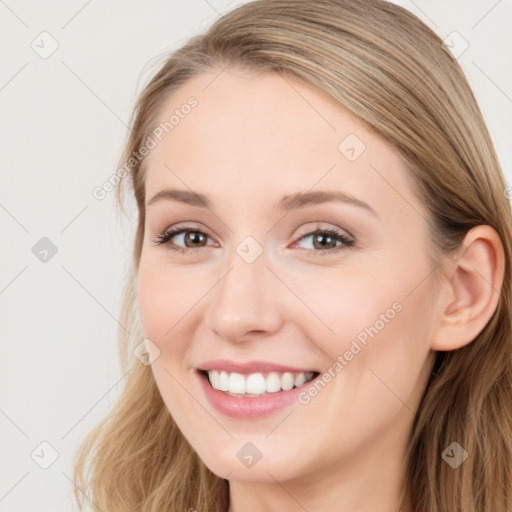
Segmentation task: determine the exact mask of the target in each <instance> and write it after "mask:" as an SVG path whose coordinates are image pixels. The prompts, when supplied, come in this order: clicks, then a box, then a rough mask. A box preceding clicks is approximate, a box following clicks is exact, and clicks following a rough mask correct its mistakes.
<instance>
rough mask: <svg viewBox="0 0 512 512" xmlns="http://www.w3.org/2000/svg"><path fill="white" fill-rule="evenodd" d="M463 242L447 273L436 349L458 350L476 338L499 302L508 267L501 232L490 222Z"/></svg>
mask: <svg viewBox="0 0 512 512" xmlns="http://www.w3.org/2000/svg"><path fill="white" fill-rule="evenodd" d="M462 245H463V247H462V248H461V249H462V250H461V253H460V256H459V258H458V259H457V260H456V261H455V262H454V263H453V264H452V265H450V269H449V275H447V276H446V280H447V281H446V283H445V284H446V286H445V288H444V290H443V292H442V295H441V301H440V303H439V316H438V318H437V326H436V329H435V331H434V333H433V336H432V340H431V348H432V349H433V350H440V351H449V350H456V349H458V348H461V347H463V346H464V345H467V344H468V343H470V342H471V341H473V340H474V339H475V338H476V337H477V336H478V334H479V333H480V332H481V331H482V330H483V328H484V327H485V326H486V324H487V323H488V322H489V320H490V319H491V317H492V315H493V314H494V312H495V311H496V307H497V305H498V301H499V297H500V291H501V286H502V283H503V277H504V271H505V254H504V250H503V245H502V243H501V240H500V238H499V235H498V233H497V232H496V231H495V230H494V229H493V228H491V227H490V226H483V225H482V226H476V227H474V228H473V229H471V230H469V231H468V233H467V234H466V236H465V238H464V241H463V243H462Z"/></svg>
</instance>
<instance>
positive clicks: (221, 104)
mask: <svg viewBox="0 0 512 512" xmlns="http://www.w3.org/2000/svg"><path fill="white" fill-rule="evenodd" d="M190 97H194V98H195V101H194V100H189V98H190ZM187 102H188V103H187ZM196 102H197V104H196ZM187 104H188V105H193V106H192V107H190V108H188V107H184V105H187ZM173 115H174V118H173V120H172V121H171V124H172V126H171V124H167V125H165V126H166V129H167V131H168V133H167V134H165V129H164V136H162V133H161V132H162V128H160V129H159V130H158V131H157V132H154V133H156V134H158V136H153V142H154V143H155V144H156V147H154V148H153V149H151V150H150V154H149V156H148V157H147V175H146V181H145V187H146V220H145V235H144V243H143V248H142V255H141V260H140V267H139V270H138V298H139V307H140V315H141V320H142V324H143V329H144V334H145V337H146V338H147V339H148V340H150V341H148V342H147V343H148V346H149V348H150V352H151V351H153V353H154V354H157V353H158V351H159V355H158V357H156V359H155V360H154V362H153V363H152V370H153V373H154V377H155V380H156V383H157V385H158V388H159V390H160V393H161V395H162V397H163V400H164V401H165V404H166V406H167V408H168V409H169V411H170V413H171V414H172V417H173V418H174V420H175V421H176V423H177V425H178V426H179V428H180V430H181V431H182V432H183V434H184V436H185V437H186V438H187V440H188V441H189V442H190V444H191V445H192V447H193V448H194V449H195V450H196V451H197V453H198V455H199V456H200V458H201V459H202V460H203V461H204V462H205V464H206V465H207V466H208V467H209V468H210V469H211V470H212V471H213V472H214V473H216V474H217V475H219V476H222V477H228V476H229V479H236V480H250V481H259V482H274V481H275V480H278V481H283V480H288V479H293V478H300V477H301V476H305V475H311V474H312V472H319V471H321V470H324V471H326V470H327V468H329V469H328V471H329V474H336V473H335V472H336V471H343V468H345V467H347V466H346V465H347V463H348V462H350V464H351V465H352V466H351V467H360V468H364V467H366V466H365V465H366V464H369V463H370V461H374V460H375V459H376V458H377V459H378V460H379V461H380V463H381V464H383V463H384V461H385V464H386V466H390V465H391V466H393V465H394V464H396V465H397V464H399V460H400V459H401V458H402V456H403V450H404V447H405V442H406V439H407V436H408V431H409V427H410V424H411V422H412V420H413V413H414V411H415V409H416V407H417V404H418V400H419V398H420V395H421V393H422V391H423V388H424V386H425V383H426V379H427V377H428V374H429V372H430V370H431V365H432V363H433V355H434V352H432V351H431V348H430V346H429V339H430V333H431V332H432V329H433V326H434V321H435V317H434V313H433V312H434V311H435V307H436V282H435V279H434V277H433V274H432V270H433V265H432V262H431V261H430V259H429V257H428V251H429V241H428V239H427V214H426V211H425V208H424V206H423V205H422V204H421V202H420V201H419V200H418V199H417V198H416V196H415V195H414V193H413V190H412V188H411V184H410V182H409V181H408V179H409V178H408V175H407V173H408V171H407V169H406V167H405V164H404V162H403V161H402V159H401V158H400V156H399V155H398V154H397V152H396V151H395V150H394V149H393V148H392V147H391V146H390V145H388V144H387V143H386V142H384V141H383V140H382V139H380V138H378V137H377V136H376V135H375V133H372V132H370V131H369V130H368V129H367V128H366V127H365V126H364V125H363V124H362V123H361V122H359V121H358V120H357V119H356V118H354V117H353V116H351V115H350V114H349V113H348V112H347V111H346V110H344V109H343V108H341V107H339V106H338V105H337V104H336V103H334V101H332V100H331V99H329V98H328V97H327V96H325V95H324V94H322V93H321V92H318V91H317V90H316V89H314V88H312V87H309V86H305V85H303V84H301V83H299V82H297V81H295V80H292V79H290V78H286V80H285V79H284V78H281V77H279V76H278V75H276V74H265V75H259V76H251V75H249V74H247V73H246V72H242V71H240V70H234V69H231V70H225V71H224V72H222V73H220V74H218V71H215V72H212V73H208V74H203V75H201V76H199V77H196V78H194V79H192V80H190V81H188V82H187V83H185V84H184V85H183V86H182V87H181V88H180V89H179V90H178V91H176V92H175V93H173V94H172V96H171V97H169V98H168V100H167V101H166V103H165V104H164V106H163V108H162V109H161V112H160V118H159V120H158V122H161V123H165V122H166V121H167V122H168V121H169V118H171V116H173ZM169 127H171V129H170V128H169ZM159 138H161V139H162V140H161V141H159V140H158V139H159ZM153 145H154V144H151V143H148V146H153ZM164 190H167V191H171V190H173V191H179V194H178V193H168V194H162V193H161V192H162V191H164ZM157 194H160V195H159V196H158V197H155V196H156V195H157ZM195 194H197V195H195ZM327 194H329V196H327ZM170 230H183V231H181V232H178V233H175V234H174V235H172V236H171V237H167V238H168V239H167V242H165V243H163V244H158V243H156V242H158V238H159V237H161V238H160V241H163V240H165V238H162V237H163V236H164V235H165V234H166V233H168V232H169V231H170ZM204 369H209V370H213V372H211V373H210V376H211V379H212V382H213V384H214V385H215V387H217V388H220V389H221V390H218V389H217V390H215V389H213V387H212V386H211V384H210V383H209V381H208V380H207V377H206V376H205V372H203V371H201V370H204ZM215 370H217V372H215ZM312 375H313V376H316V375H318V376H317V377H316V378H315V379H314V380H312V381H310V382H305V383H302V381H303V380H304V378H306V377H307V378H310V377H311V376H312ZM296 383H297V385H298V387H294V388H292V389H289V387H290V386H292V385H293V386H294V385H295V384H296ZM222 389H224V391H223V390H222ZM226 389H228V390H231V393H232V394H235V393H242V392H243V391H244V390H245V392H246V393H247V390H249V393H250V394H251V396H231V395H229V394H228V393H229V391H228V392H226V391H225V390H226ZM278 389H279V391H278ZM262 393H263V394H262ZM254 395H257V396H254Z"/></svg>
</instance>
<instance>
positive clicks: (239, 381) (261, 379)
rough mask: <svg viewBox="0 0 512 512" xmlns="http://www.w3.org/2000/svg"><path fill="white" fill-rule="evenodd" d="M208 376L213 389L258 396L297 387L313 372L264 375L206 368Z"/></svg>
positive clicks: (310, 377) (311, 375)
mask: <svg viewBox="0 0 512 512" xmlns="http://www.w3.org/2000/svg"><path fill="white" fill-rule="evenodd" d="M207 373H208V378H209V380H210V383H211V385H212V387H213V388H214V389H217V390H219V391H225V392H228V393H229V394H232V395H246V396H259V395H265V394H268V393H276V392H278V391H281V390H283V391H288V390H290V389H292V388H293V387H294V386H295V387H298V386H301V385H302V384H304V383H305V382H307V381H309V380H311V379H312V378H313V372H307V373H305V372H300V373H291V372H284V373H277V372H270V373H268V375H267V376H266V377H265V376H264V375H263V373H259V372H258V373H251V374H249V375H242V374H241V373H228V372H225V371H219V370H208V372H207Z"/></svg>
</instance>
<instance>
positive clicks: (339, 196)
mask: <svg viewBox="0 0 512 512" xmlns="http://www.w3.org/2000/svg"><path fill="white" fill-rule="evenodd" d="M164 199H165V200H170V201H178V202H181V203H185V204H188V205H191V206H197V207H199V208H206V209H211V207H212V204H211V202H210V200H209V199H208V197H207V196H206V195H204V194H201V193H198V192H192V191H190V190H177V189H164V190H160V192H157V193H156V194H155V195H154V196H153V197H152V198H151V199H150V200H149V201H148V202H147V203H146V206H150V205H152V204H154V203H156V202H158V201H162V200H164ZM329 201H337V202H341V203H345V204H349V205H352V206H357V207H359V208H362V209H364V210H367V211H368V212H370V213H372V214H373V215H374V216H376V217H378V216H379V215H378V213H377V212H376V211H375V210H374V209H373V208H372V207H371V206H370V205H369V204H367V203H365V202H364V201H361V200H360V199H357V198H356V197H353V196H351V195H349V194H346V193H345V192H341V191H331V190H317V191H309V192H297V193H295V194H290V195H287V196H283V197H282V198H281V199H280V201H279V202H278V203H277V205H276V209H277V210H281V211H290V210H294V209H297V208H305V207H307V206H311V205H315V204H321V203H326V202H329Z"/></svg>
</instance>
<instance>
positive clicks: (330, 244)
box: [297, 229, 354, 253]
mask: <svg viewBox="0 0 512 512" xmlns="http://www.w3.org/2000/svg"><path fill="white" fill-rule="evenodd" d="M307 239H311V243H310V244H308V245H310V247H305V249H306V250H310V251H313V252H317V253H318V252H324V253H329V252H332V251H337V250H340V249H343V248H345V247H350V246H352V245H354V240H352V239H351V238H349V237H348V236H347V235H345V234H344V233H341V232H339V231H337V230H335V229H317V230H315V231H312V232H311V233H308V234H306V235H304V236H302V237H301V238H300V239H299V242H300V241H303V240H307ZM299 242H297V243H299Z"/></svg>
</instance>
